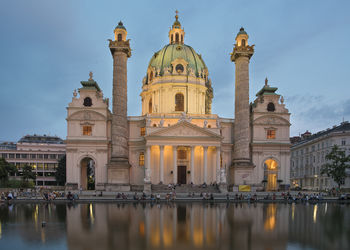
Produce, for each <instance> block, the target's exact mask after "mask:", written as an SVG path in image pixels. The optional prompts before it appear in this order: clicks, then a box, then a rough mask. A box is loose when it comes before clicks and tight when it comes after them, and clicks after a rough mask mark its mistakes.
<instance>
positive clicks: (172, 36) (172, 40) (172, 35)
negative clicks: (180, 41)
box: [171, 34, 174, 43]
mask: <svg viewBox="0 0 350 250" xmlns="http://www.w3.org/2000/svg"><path fill="white" fill-rule="evenodd" d="M173 42H174V34H171V43H173Z"/></svg>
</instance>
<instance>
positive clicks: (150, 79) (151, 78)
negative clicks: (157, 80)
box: [149, 72, 153, 82]
mask: <svg viewBox="0 0 350 250" xmlns="http://www.w3.org/2000/svg"><path fill="white" fill-rule="evenodd" d="M152 80H153V72H151V73H150V74H149V81H150V82H152Z"/></svg>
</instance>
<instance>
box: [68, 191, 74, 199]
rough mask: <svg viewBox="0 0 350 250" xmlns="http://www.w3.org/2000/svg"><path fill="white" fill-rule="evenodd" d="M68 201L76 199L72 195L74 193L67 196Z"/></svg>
mask: <svg viewBox="0 0 350 250" xmlns="http://www.w3.org/2000/svg"><path fill="white" fill-rule="evenodd" d="M67 199H68V200H73V199H74V197H73V195H72V193H71V192H70V191H69V192H68V194H67Z"/></svg>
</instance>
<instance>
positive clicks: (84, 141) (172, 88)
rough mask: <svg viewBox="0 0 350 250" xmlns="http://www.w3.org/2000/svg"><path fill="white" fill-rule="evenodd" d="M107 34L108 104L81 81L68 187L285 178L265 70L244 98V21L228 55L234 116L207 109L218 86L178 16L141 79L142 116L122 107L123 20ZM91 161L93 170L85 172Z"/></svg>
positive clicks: (284, 154) (278, 110) (72, 110)
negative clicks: (112, 36) (257, 86)
mask: <svg viewBox="0 0 350 250" xmlns="http://www.w3.org/2000/svg"><path fill="white" fill-rule="evenodd" d="M114 33H115V39H114V40H110V41H109V49H110V51H111V54H112V57H113V103H112V108H113V110H112V111H113V112H111V111H110V110H109V100H108V99H106V98H104V97H103V93H102V90H101V89H100V87H99V85H98V84H97V82H96V81H95V80H94V79H93V77H92V74H91V75H90V79H89V80H88V81H82V82H81V84H82V87H81V88H80V89H79V91H78V92H79V94H78V93H77V92H76V91H75V92H74V94H73V98H72V102H71V103H69V105H68V108H67V110H68V115H67V128H68V133H67V140H66V143H67V187H70V188H73V189H74V188H75V189H77V188H80V187H82V188H83V189H87V188H88V180H89V178H90V177H93V179H94V182H95V183H94V184H95V185H94V188H96V189H100V190H120V191H128V190H130V188H132V187H137V188H140V187H142V189H144V190H145V191H146V190H148V191H149V189H150V188H151V184H168V183H182V184H189V183H194V184H202V183H207V184H209V183H218V184H222V185H221V186H222V187H223V188H224V189H226V186H227V185H228V186H230V187H232V186H234V187H237V186H238V185H240V184H249V185H252V186H255V187H262V186H263V185H266V187H267V188H268V189H269V190H275V189H277V187H278V184H282V185H288V184H289V164H290V160H289V158H290V143H289V127H290V123H289V117H290V114H289V113H288V110H287V109H286V107H285V104H284V100H283V97H281V96H280V95H279V94H277V93H276V90H277V88H275V87H271V86H270V85H269V84H268V82H267V79H266V81H265V85H263V87H262V88H261V90H260V91H259V92H258V93H257V95H256V99H255V100H254V101H253V102H252V103H250V101H249V84H250V82H249V62H250V58H251V56H252V55H253V54H254V45H249V43H248V34H247V33H246V31H245V30H244V29H243V28H241V30H240V31H239V32H238V34H237V36H236V43H235V45H234V48H233V52H232V53H231V61H232V62H234V63H235V89H234V90H233V89H232V90H228V91H229V92H232V93H233V92H235V104H234V106H233V101H232V105H231V104H228V105H227V108H228V109H230V110H232V115H233V113H234V116H235V120H233V119H230V118H222V117H219V116H218V115H217V114H212V113H211V105H212V99H213V96H214V93H213V87H214V86H215V84H214V83H212V81H211V79H210V78H209V71H208V68H207V66H206V64H205V63H204V60H203V57H202V56H201V55H200V54H198V53H197V52H196V51H195V50H194V49H193V48H192V47H191V46H189V45H186V44H185V42H184V40H185V32H184V29H183V27H182V25H181V23H180V21H179V20H178V15H176V20H175V22H174V23H173V25H172V27H171V29H170V31H169V34H168V35H169V44H167V45H165V46H164V47H163V48H162V49H161V50H159V51H157V52H155V53H154V54H153V56H152V58H151V60H150V62H149V65H148V67H147V70H146V76H145V77H144V79H143V81H142V85H141V88H142V91H141V94H140V96H141V101H142V114H141V116H134V117H130V116H127V59H128V58H129V57H130V56H131V49H130V44H129V40H127V37H126V36H127V31H126V28H125V27H124V26H123V24H122V23H121V22H120V23H119V24H118V26H117V27H116V28H115V30H114ZM87 161H93V166H94V169H95V175H94V176H91V175H89V174H87V170H88V169H89V168H87V167H86V162H87Z"/></svg>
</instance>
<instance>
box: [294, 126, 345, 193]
mask: <svg viewBox="0 0 350 250" xmlns="http://www.w3.org/2000/svg"><path fill="white" fill-rule="evenodd" d="M292 139H293V142H294V144H293V145H292V148H291V151H292V155H291V183H292V187H300V188H302V189H308V190H325V189H330V188H332V187H337V184H336V183H335V182H334V181H333V179H332V178H331V177H327V175H322V174H321V168H322V166H323V165H324V164H326V163H327V161H326V158H325V157H326V155H327V154H328V153H329V152H330V151H331V150H332V147H333V146H334V145H338V146H339V147H340V149H342V150H344V151H345V152H346V154H347V155H349V154H350V123H349V122H347V121H345V122H342V123H341V124H340V125H338V126H334V127H333V128H328V129H326V130H323V131H320V132H317V133H315V134H312V133H311V132H309V131H306V132H305V133H304V134H302V135H301V136H300V137H299V138H296V137H293V138H292ZM342 187H344V188H350V169H348V172H347V178H346V179H345V183H344V185H343V186H342Z"/></svg>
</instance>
